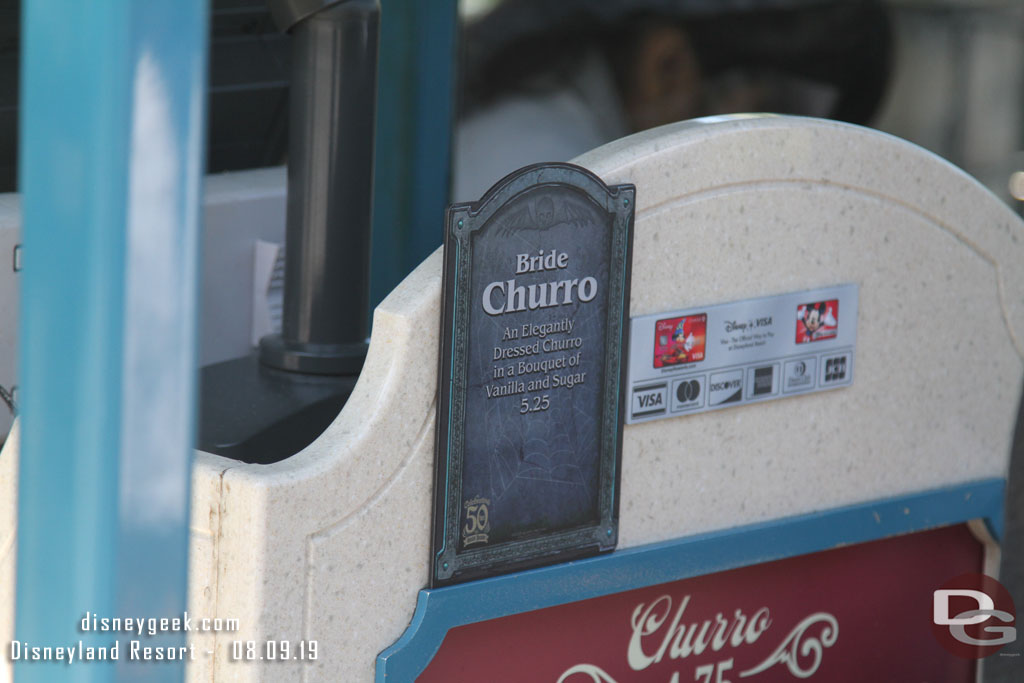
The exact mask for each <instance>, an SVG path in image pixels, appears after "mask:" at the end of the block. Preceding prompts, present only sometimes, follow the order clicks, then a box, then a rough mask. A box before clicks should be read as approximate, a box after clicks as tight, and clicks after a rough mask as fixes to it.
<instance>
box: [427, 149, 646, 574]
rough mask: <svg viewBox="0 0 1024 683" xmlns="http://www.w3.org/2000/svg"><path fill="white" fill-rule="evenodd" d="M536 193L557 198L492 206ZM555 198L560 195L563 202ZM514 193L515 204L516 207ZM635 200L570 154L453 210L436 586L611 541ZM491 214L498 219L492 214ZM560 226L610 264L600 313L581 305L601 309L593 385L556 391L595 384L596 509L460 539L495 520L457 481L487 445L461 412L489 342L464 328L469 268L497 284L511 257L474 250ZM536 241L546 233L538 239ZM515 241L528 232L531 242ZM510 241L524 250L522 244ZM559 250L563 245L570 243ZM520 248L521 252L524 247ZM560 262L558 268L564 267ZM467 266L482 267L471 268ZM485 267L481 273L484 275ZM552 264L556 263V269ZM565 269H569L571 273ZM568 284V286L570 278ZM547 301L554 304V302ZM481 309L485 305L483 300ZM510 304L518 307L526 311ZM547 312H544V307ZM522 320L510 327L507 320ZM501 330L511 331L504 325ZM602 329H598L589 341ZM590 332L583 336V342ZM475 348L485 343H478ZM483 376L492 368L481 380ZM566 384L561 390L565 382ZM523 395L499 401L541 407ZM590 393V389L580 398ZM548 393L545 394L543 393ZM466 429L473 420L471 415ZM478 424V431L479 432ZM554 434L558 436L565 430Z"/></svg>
mask: <svg viewBox="0 0 1024 683" xmlns="http://www.w3.org/2000/svg"><path fill="white" fill-rule="evenodd" d="M536 192H543V193H546V194H544V195H543V196H544V197H548V198H554V199H553V201H551V200H549V199H543V198H542V199H540V200H539V201H540V202H547V204H543V203H542V204H540V206H541V207H544V208H543V209H542V210H538V209H536V206H537V202H536V201H533V203H532V204H531V206H532V207H534V208H531V209H529V210H527V209H522V208H519V209H518V214H513V218H508V216H509V212H510V211H512V209H508V210H506V211H505V212H504V213H502V214H500V216H499V211H501V210H502V209H503V208H505V207H507V206H511V207H513V208H516V207H517V206H519V205H521V204H523V203H524V202H527V201H530V200H528V199H527V198H526V197H527V195H529V193H536ZM530 196H532V197H537V196H542V195H537V194H535V195H530ZM562 199H564V201H561V200H562ZM516 202H519V205H517V204H516ZM587 202H589V204H587ZM634 205H635V188H634V186H632V185H616V186H612V187H609V186H607V185H605V184H604V183H603V182H602V181H601V179H600V178H598V177H597V176H596V175H594V174H593V173H591V172H590V171H588V170H586V169H584V168H581V167H578V166H574V165H571V164H565V163H548V164H536V165H533V166H528V167H526V168H523V169H521V170H519V171H516V172H515V173H512V174H510V175H509V176H507V177H505V178H504V179H502V180H501V181H499V182H498V183H497V184H496V185H495V186H494V187H492V188H491V189H490V190H489V191H488V192H487V193H486V194H485V195H484V197H483V198H482V199H481V200H480V201H479V202H475V203H469V204H455V205H453V206H451V207H450V208H449V209H448V212H447V216H446V226H445V244H444V249H445V261H444V286H443V294H442V305H443V313H442V325H441V344H440V346H441V353H440V362H439V387H438V389H439V393H438V408H437V441H436V463H435V489H434V533H433V548H432V555H431V572H430V574H431V586H433V587H437V586H440V585H444V584H449V583H456V582H460V581H465V580H469V579H474V578H481V577H485V576H490V575H494V574H500V573H504V572H508V571H512V570H520V569H525V568H529V567H535V566H540V565H544V564H550V563H553V562H558V561H563V560H567V559H572V558H576V557H582V556H585V555H591V554H595V553H598V552H603V551H609V550H611V549H613V548H614V547H615V545H616V542H617V539H618V505H619V468H620V458H621V448H622V427H623V415H624V412H625V406H626V395H625V388H626V382H625V375H626V369H627V368H626V365H627V364H626V362H625V358H626V353H627V335H628V334H629V281H630V264H631V260H632V241H633V216H634ZM588 206H589V209H588ZM558 207H562V208H558ZM573 207H575V208H573ZM580 207H582V209H581V208H580ZM515 215H518V216H519V219H518V222H517V220H514V216H515ZM523 216H527V218H528V219H532V224H531V225H530V227H525V226H524V225H523V218H522V217H523ZM559 216H561V219H560V218H559ZM496 217H497V218H499V219H500V220H496ZM538 217H542V218H546V219H547V222H550V223H551V226H550V227H548V226H546V225H545V224H544V223H545V221H544V220H540V218H538ZM527 222H529V220H528V221H527ZM556 227H557V230H559V231H560V232H557V233H555V232H552V233H550V235H549V236H548V237H549V243H550V240H553V239H555V238H556V237H558V236H565V235H572V239H565V238H564V237H560V238H559V239H562V240H563V241H565V242H568V244H566V246H565V248H566V249H567V250H569V249H571V250H572V253H573V254H574V255H576V254H584V253H585V256H581V257H580V260H582V259H583V258H587V259H590V260H589V261H588V263H591V264H593V263H598V264H600V273H601V274H605V273H606V274H607V277H606V281H605V282H599V280H597V279H594V278H587V279H592V280H594V281H595V283H597V284H594V285H593V287H592V288H591V290H590V291H597V290H598V288H599V287H600V288H602V289H604V292H602V298H601V299H599V300H598V301H596V302H595V303H597V304H598V306H601V305H602V304H603V305H604V307H605V310H604V311H603V312H601V311H600V309H599V308H594V307H591V308H589V309H588V312H589V311H592V310H597V311H599V314H601V313H603V315H601V317H600V318H597V319H591V320H590V322H589V329H591V330H592V331H593V332H592V334H591V337H594V338H595V340H594V341H593V342H592V344H591V346H589V347H588V348H598V349H600V350H602V351H603V353H602V354H600V355H599V356H598V357H597V358H588V359H587V361H588V362H589V363H591V364H592V365H591V367H592V368H596V370H597V371H596V372H592V373H591V375H592V376H593V375H599V376H600V377H599V380H598V383H597V384H595V383H593V382H592V383H591V384H590V385H588V386H584V387H580V386H577V387H575V389H577V391H576V392H575V393H573V392H572V391H562V392H561V393H559V394H557V396H559V397H562V398H559V399H558V400H564V401H568V402H569V403H570V404H571V405H572V407H573V408H574V409H577V410H578V407H577V406H576V404H575V402H576V401H578V400H581V399H585V400H587V401H589V403H588V405H593V403H594V398H593V394H592V393H588V392H597V397H598V398H597V406H598V412H599V415H597V416H596V418H597V419H596V420H595V426H594V430H596V433H594V434H593V441H590V440H586V442H585V443H584V445H583V446H582V448H583V450H584V451H587V452H586V453H585V454H584V457H586V458H589V459H590V460H591V461H592V462H593V464H591V465H590V467H591V468H593V467H594V465H595V464H596V472H597V476H596V484H597V486H596V490H594V491H592V492H591V495H592V496H593V497H595V498H596V504H597V507H596V514H594V511H593V510H592V509H591V508H587V511H585V512H580V516H578V517H574V518H573V519H574V520H575V522H574V523H572V524H566V525H563V526H558V525H554V526H548V525H545V527H544V528H543V529H540V530H534V531H532V532H530V533H527V534H522V533H521V534H519V535H518V536H516V537H514V538H511V539H508V538H506V539H504V540H502V541H500V542H495V543H493V544H492V543H487V542H484V543H483V545H482V547H472V548H470V547H465V541H466V539H465V538H464V537H465V534H462V535H461V536H460V534H461V532H462V531H464V529H463V527H466V526H474V528H475V529H478V530H483V529H484V527H485V526H487V525H489V524H490V522H489V520H488V517H487V511H486V507H485V509H483V510H479V508H474V510H473V511H471V512H472V513H473V514H475V515H476V516H475V517H472V518H468V517H465V515H466V514H468V513H467V509H468V508H473V507H474V506H472V505H469V504H468V502H467V501H466V500H464V497H465V495H464V494H466V492H465V491H464V490H463V478H464V473H465V471H466V467H467V463H469V464H472V458H482V457H485V456H484V455H483V454H482V453H481V451H482V450H485V449H486V448H488V446H489V445H492V444H490V441H489V440H488V439H486V438H485V439H484V441H485V442H486V443H474V442H473V441H472V439H467V433H466V432H467V420H473V419H477V418H478V411H479V410H482V408H480V406H481V405H482V404H483V402H482V401H476V404H475V405H474V404H473V403H469V404H468V403H467V402H468V399H467V396H468V395H469V393H470V390H471V389H475V391H476V392H477V393H480V383H481V381H482V379H481V378H482V374H481V373H480V372H479V367H478V371H477V373H476V376H474V377H470V376H469V374H470V354H471V352H473V351H474V345H476V344H484V343H486V342H485V340H482V339H477V338H474V335H473V334H472V333H471V325H470V322H471V313H472V311H471V307H472V306H474V305H478V304H479V302H475V301H471V298H473V297H472V289H473V283H474V282H478V283H479V282H480V280H474V275H476V276H477V277H480V276H484V277H485V279H490V280H494V281H495V283H493V284H498V283H499V282H501V281H502V280H503V279H504V278H505V277H506V275H507V274H508V272H509V270H508V266H507V262H508V260H507V259H502V260H501V262H500V263H496V262H491V261H488V262H477V263H475V262H474V256H475V255H477V254H478V252H479V250H480V248H481V246H483V245H485V244H486V245H488V248H491V249H494V248H498V249H502V248H506V247H504V246H503V245H505V244H508V243H509V240H512V239H514V238H516V235H517V233H519V231H520V230H530V231H532V232H531V236H535V235H538V234H539V233H540V232H542V231H544V230H552V231H554V230H556ZM522 234H525V233H522ZM536 239H538V240H539V239H541V238H540V237H536ZM521 241H523V242H525V241H526V240H525V239H524V240H521ZM559 244H561V242H559ZM494 245H498V246H497V247H495V246H494ZM511 248H512V249H519V250H522V249H523V247H519V246H513V247H511ZM595 249H596V250H597V252H595ZM556 251H557V250H550V253H551V254H552V256H551V257H549V259H548V261H549V263H548V265H549V266H550V267H551V269H552V270H555V269H556V266H554V265H552V264H553V261H554V258H555V257H554V254H555V252H556ZM480 253H484V254H487V253H491V252H480ZM531 253H535V252H531ZM559 253H565V254H567V253H568V252H559ZM595 254H596V255H595ZM542 255H543V253H542ZM488 258H493V257H488ZM520 258H522V257H521V256H520ZM569 259H570V257H569V256H568V255H565V256H564V259H562V260H561V261H560V263H568V262H569ZM595 259H596V260H595ZM477 261H480V259H477ZM520 263H522V261H520ZM557 267H561V268H565V267H566V266H564V265H563V266H557ZM474 269H476V270H477V271H478V272H476V273H474ZM484 271H488V272H486V273H484ZM513 272H516V273H518V272H520V270H519V269H517V270H515V271H513ZM566 272H568V271H566ZM555 274H559V273H557V271H556V273H555ZM563 274H564V273H563ZM571 274H572V273H571V272H569V275H571ZM500 286H504V285H503V284H502V285H500ZM538 286H540V285H538ZM511 287H512V283H511V282H509V288H510V291H511ZM478 288H479V285H478ZM567 289H569V288H568V287H567ZM554 291H560V290H554ZM578 291H579V290H578ZM554 296H555V294H551V297H552V299H554ZM581 296H582V295H581ZM524 298H525V297H524ZM565 298H566V301H567V300H568V298H569V296H568V294H566V295H565ZM508 299H512V296H511V294H509V295H508ZM561 303H562V302H561V301H559V305H558V306H556V307H555V308H556V309H562V308H563V307H562V306H561ZM549 305H551V306H554V305H555V304H553V303H552V304H549ZM484 308H485V309H486V306H485V307H484ZM531 308H532V306H531ZM514 310H516V311H522V310H523V309H514ZM572 310H579V306H578V305H577V306H576V307H575V309H573V308H565V309H564V310H563V311H562V313H561V314H565V313H566V312H568V311H572ZM488 313H490V311H488ZM539 313H540V312H539ZM490 314H491V315H494V314H493V313H490ZM532 314H533V313H532V311H529V312H522V313H519V314H518V316H516V321H517V323H521V322H522V321H523V320H525V319H528V316H530V315H532ZM476 315H477V319H480V320H485V321H486V322H488V323H492V326H493V320H488V319H486V318H483V317H481V314H480V313H476ZM548 315H549V319H550V315H551V314H548ZM524 316H527V317H524ZM571 317H572V316H571V314H570V315H569V316H568V317H566V318H565V320H566V322H565V324H564V325H565V326H569V327H570V329H571V323H569V322H568V321H569V320H570V319H571ZM519 326H520V325H514V326H513V327H514V328H515V327H519ZM581 327H584V326H581ZM477 329H480V328H477ZM505 329H506V332H505V334H506V335H507V334H508V330H509V329H510V328H505ZM524 334H525V331H524ZM599 336H600V337H602V338H600V339H596V337H599ZM495 339H497V337H495ZM580 339H581V340H580V341H579V342H578V343H580V344H583V343H584V341H583V340H582V338H580ZM590 341H591V340H590V339H589V338H588V340H587V342H590ZM477 351H478V353H479V352H480V351H479V349H477ZM486 351H487V352H488V353H490V352H491V349H490V348H488V349H487V350H486ZM570 362H571V361H570ZM576 362H577V363H579V362H580V360H579V356H577V358H576ZM475 367H477V366H475ZM563 367H564V366H563ZM495 372H496V373H497V372H501V370H495ZM553 374H554V373H546V375H542V376H547V377H548V380H549V381H550V380H551V379H554V381H555V382H556V386H558V385H557V382H558V381H559V379H558V378H557V376H555V377H552V375H553ZM489 380H490V377H489V375H488V377H487V380H486V381H489ZM542 381H543V380H542ZM471 384H472V386H471ZM562 388H563V389H564V388H565V385H564V384H563V385H562ZM569 389H570V390H571V389H573V387H572V386H571V385H570V386H569ZM523 393H524V394H525V395H524V396H513V397H512V398H511V399H506V400H512V401H514V400H516V399H517V398H518V400H519V401H520V402H522V404H523V405H526V406H527V411H526V412H527V413H530V412H531V411H532V410H533V409H534V408H539V407H540V405H541V404H538V406H533V404H535V403H539V401H540V398H539V396H538V397H536V398H535V397H534V395H533V394H528V393H527V392H525V391H524V392H523ZM488 395H490V393H489V394H488ZM481 396H482V394H481ZM588 396H589V398H587V397H588ZM564 397H569V398H564ZM488 400H490V399H488ZM498 400H499V401H500V400H502V399H498ZM544 400H545V401H546V400H547V396H546V395H545V396H544ZM488 405H490V404H488ZM504 405H506V406H507V405H511V404H509V403H506V404H504ZM544 409H546V407H544ZM524 418H529V419H531V420H534V422H532V424H533V425H541V426H542V427H543V428H545V429H548V430H549V431H548V432H547V433H554V432H555V431H557V430H558V425H555V424H552V423H550V422H547V423H544V422H537V420H551V419H555V411H554V410H552V411H551V414H543V415H541V414H537V415H530V414H526V415H524ZM521 424H525V422H521ZM473 428H474V429H479V427H478V426H476V425H474V426H473ZM553 430H554V431H553ZM592 431H593V430H592ZM475 433H477V434H479V432H475ZM558 438H560V439H563V440H564V437H563V435H561V434H559V437H558ZM478 440H479V439H478ZM592 443H593V444H596V448H593V449H591V446H590V444H592ZM579 444H580V439H579V438H577V441H576V443H575V444H573V445H576V446H579ZM577 450H579V449H577ZM590 450H596V452H592V453H591V452H589V451H590ZM526 485H529V484H526ZM468 495H473V493H472V492H469V493H468ZM469 502H472V501H469ZM587 515H589V517H588V518H587V519H584V520H583V523H579V522H580V520H581V519H583V517H584V516H587ZM467 520H468V521H467ZM488 528H489V527H488Z"/></svg>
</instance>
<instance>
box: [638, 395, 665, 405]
mask: <svg viewBox="0 0 1024 683" xmlns="http://www.w3.org/2000/svg"><path fill="white" fill-rule="evenodd" d="M662 398H663V397H662V395H661V394H643V395H642V396H637V397H636V400H637V401H639V402H640V407H641V408H651V407H654V406H660V405H662Z"/></svg>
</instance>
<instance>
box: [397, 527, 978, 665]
mask: <svg viewBox="0 0 1024 683" xmlns="http://www.w3.org/2000/svg"><path fill="white" fill-rule="evenodd" d="M982 560H983V546H982V545H981V543H980V542H979V541H978V540H977V539H975V538H974V536H973V535H972V534H971V532H970V531H969V530H968V529H967V527H966V526H965V525H959V526H953V527H947V528H943V529H936V530H933V531H926V532H920V533H916V534H910V535H906V536H899V537H895V538H890V539H884V540H881V541H874V542H871V543H863V544H860V545H854V546H848V547H844V548H837V549H835V550H829V551H825V552H820V553H815V554H811V555H804V556H800V557H794V558H789V559H785V560H779V561H777V562H770V563H767V564H762V565H756V566H752V567H744V568H741V569H735V570H732V571H727V572H722V573H719V574H712V575H708V576H700V577H695V578H691V579H684V580H681V581H675V582H672V583H666V584H661V585H658V586H651V587H648V588H641V589H637V590H631V591H627V592H623V593H617V594H614V595H608V596H604V597H600V598H594V599H591V600H584V601H581V602H575V603H570V604H567V605H560V606H557V607H550V608H546V609H541V610H536V611H533V612H524V613H522V614H515V615H511V616H507V617H502V618H500V619H493V620H491V621H485V622H481V623H477V624H469V625H466V626H460V627H457V628H454V629H452V630H450V631H449V632H448V634H447V636H446V637H445V639H444V642H443V643H442V644H441V648H440V649H439V650H438V653H437V655H436V656H435V657H434V659H433V660H432V661H431V663H430V665H429V666H428V667H427V669H426V670H425V671H424V672H423V674H422V675H421V676H420V677H419V678H418V679H417V680H418V681H421V682H423V683H430V682H437V683H457V682H460V681H467V682H468V681H474V682H477V681H488V683H506V682H507V683H521V682H523V681H531V682H534V681H536V682H548V683H646V682H651V683H683V682H689V681H698V682H700V683H729V682H731V683H740V682H741V681H750V683H770V682H776V681H777V682H786V683H792V681H795V680H803V679H809V680H811V681H830V682H831V681H854V680H856V681H869V680H872V681H874V680H878V681H929V682H930V683H944V682H946V683H952V682H956V683H967V682H970V681H974V672H975V662H974V661H971V660H969V659H964V658H961V657H958V656H956V655H955V654H953V653H952V652H949V651H947V650H946V649H944V648H943V647H942V646H941V645H940V643H939V641H938V640H936V638H935V637H934V636H933V633H932V616H933V614H932V609H933V591H935V590H936V589H939V588H940V587H941V586H943V585H944V584H945V583H947V582H948V581H949V580H950V579H951V578H953V577H956V576H958V575H960V574H964V573H967V572H980V571H981V568H982Z"/></svg>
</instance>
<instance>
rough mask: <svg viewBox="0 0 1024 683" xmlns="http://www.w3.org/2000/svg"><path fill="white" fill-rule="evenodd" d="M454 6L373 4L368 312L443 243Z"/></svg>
mask: <svg viewBox="0 0 1024 683" xmlns="http://www.w3.org/2000/svg"><path fill="white" fill-rule="evenodd" d="M457 6H458V3H457V2H456V0H437V1H436V2H435V1H431V2H422V0H381V38H380V64H379V78H378V83H379V85H378V90H377V144H376V168H375V172H374V200H373V247H372V250H373V258H372V261H371V268H370V305H371V309H372V308H373V307H374V306H376V305H377V304H378V303H380V301H381V299H383V298H384V297H385V296H386V295H387V294H388V292H390V291H391V290H392V289H393V288H394V287H395V285H397V284H398V283H399V282H401V281H402V279H403V278H404V277H405V276H406V275H408V274H409V273H410V272H411V271H412V269H413V268H415V267H416V266H417V265H419V263H420V261H422V260H423V259H424V258H426V257H427V256H429V255H430V253H431V252H432V251H434V250H435V249H437V247H439V246H441V242H442V239H443V236H444V229H443V227H444V226H443V224H444V210H445V207H446V206H447V204H448V194H449V176H450V167H451V136H452V125H453V116H454V102H455V98H454V90H455V44H456V36H457V33H458V20H457Z"/></svg>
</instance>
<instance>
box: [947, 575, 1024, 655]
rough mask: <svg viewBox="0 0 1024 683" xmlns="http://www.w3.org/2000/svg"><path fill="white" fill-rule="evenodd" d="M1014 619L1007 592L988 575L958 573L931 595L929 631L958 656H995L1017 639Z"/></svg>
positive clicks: (1010, 600) (1014, 613)
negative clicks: (930, 623) (930, 625)
mask: <svg viewBox="0 0 1024 683" xmlns="http://www.w3.org/2000/svg"><path fill="white" fill-rule="evenodd" d="M1016 622H1017V611H1016V609H1015V608H1014V605H1013V599H1012V598H1011V597H1010V593H1009V591H1007V590H1006V588H1005V587H1003V584H1001V583H999V582H998V581H996V580H995V579H993V578H992V577H991V576H987V575H985V574H961V575H960V576H958V577H956V578H955V579H951V580H950V581H947V582H946V583H945V584H943V585H942V587H941V588H939V589H938V590H936V591H934V593H933V594H932V632H933V633H934V634H935V638H936V639H937V640H938V641H939V644H941V645H942V647H943V648H945V649H946V650H947V651H948V652H950V653H952V654H954V655H956V656H958V657H963V658H965V659H981V658H982V657H989V656H991V655H994V654H995V653H996V652H998V651H999V650H1000V649H1002V648H1003V647H1004V646H1006V645H1008V644H1010V643H1012V642H1014V641H1016V640H1017V628H1016Z"/></svg>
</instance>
